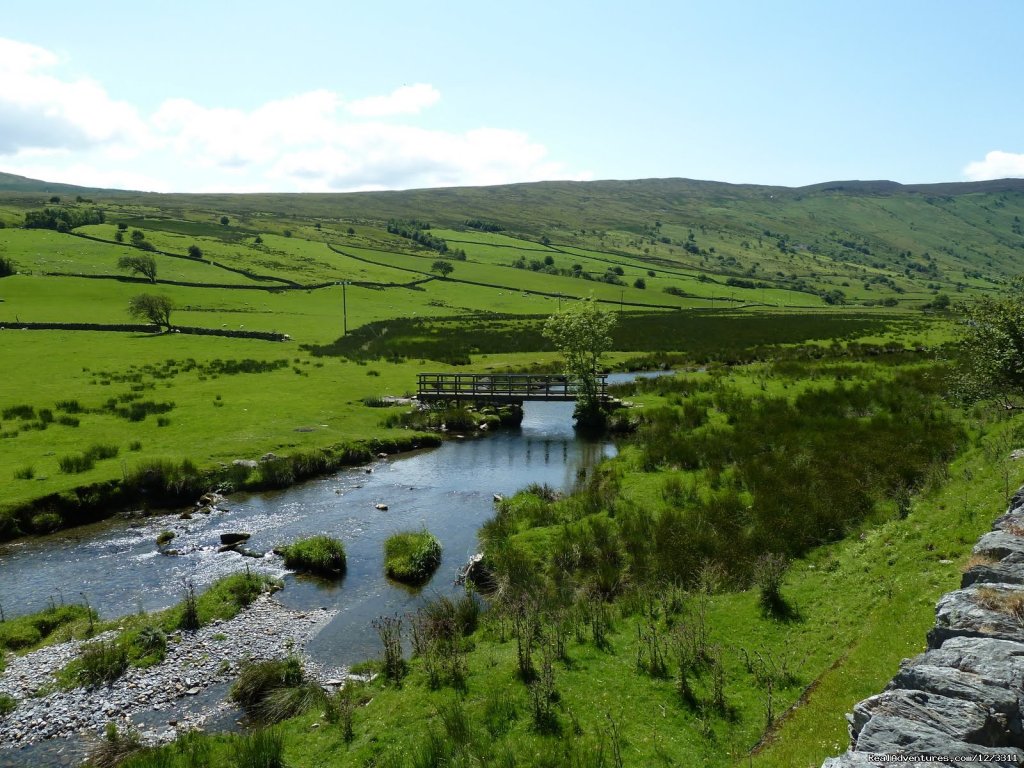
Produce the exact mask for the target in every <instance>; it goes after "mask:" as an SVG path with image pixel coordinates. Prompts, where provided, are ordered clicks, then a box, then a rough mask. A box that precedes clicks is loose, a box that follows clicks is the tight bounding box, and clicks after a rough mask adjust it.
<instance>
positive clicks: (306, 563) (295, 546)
mask: <svg viewBox="0 0 1024 768" xmlns="http://www.w3.org/2000/svg"><path fill="white" fill-rule="evenodd" d="M280 553H281V555H282V556H283V557H284V564H285V567H287V568H291V569H294V570H298V571H309V572H310V573H315V574H317V575H319V576H327V577H334V578H337V577H339V576H341V575H342V574H344V573H345V566H346V560H345V547H344V545H342V543H341V542H340V541H338V540H337V539H332V538H331V537H330V536H310V537H309V538H306V539H299V540H298V541H295V542H293V543H292V544H289V545H288V546H287V547H282V548H281V549H280Z"/></svg>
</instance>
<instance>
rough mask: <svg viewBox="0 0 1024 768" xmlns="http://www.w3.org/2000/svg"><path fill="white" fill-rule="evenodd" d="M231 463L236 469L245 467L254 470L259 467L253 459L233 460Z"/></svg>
mask: <svg viewBox="0 0 1024 768" xmlns="http://www.w3.org/2000/svg"><path fill="white" fill-rule="evenodd" d="M231 463H232V464H234V465H235V466H236V467H246V468H248V469H256V467H258V466H259V463H258V462H256V461H254V460H253V459H235V460H234V461H232V462H231Z"/></svg>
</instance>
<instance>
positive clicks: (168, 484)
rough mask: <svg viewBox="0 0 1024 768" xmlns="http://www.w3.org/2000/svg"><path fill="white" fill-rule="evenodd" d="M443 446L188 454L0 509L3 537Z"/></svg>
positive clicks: (398, 440) (409, 439) (424, 442)
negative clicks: (212, 457)
mask: <svg viewBox="0 0 1024 768" xmlns="http://www.w3.org/2000/svg"><path fill="white" fill-rule="evenodd" d="M440 444H441V438H440V437H439V436H438V435H436V434H429V433H425V432H413V433H410V434H406V435H401V434H400V435H398V436H397V437H395V438H392V439H384V438H375V439H371V440H363V441H349V442H344V443H337V444H334V445H329V446H325V447H323V448H317V449H313V450H311V451H302V452H297V453H293V454H291V455H289V456H276V455H275V454H273V453H266V454H264V455H263V456H261V457H260V458H259V459H258V460H257V459H236V460H235V461H234V462H232V463H231V464H219V465H218V466H216V467H206V468H199V467H197V466H196V465H195V464H194V463H193V462H192V461H190V460H188V459H185V460H183V461H181V462H178V463H175V462H171V461H161V460H154V461H149V462H142V463H141V464H140V465H139V466H138V467H136V468H135V469H134V470H132V471H131V472H126V473H125V474H124V477H123V478H122V479H120V480H109V481H105V482H101V483H93V484H90V485H84V486H79V487H77V488H74V489H72V490H71V491H65V492H62V493H53V494H48V495H46V496H42V497H40V498H38V499H35V500H33V501H31V502H28V503H25V504H20V505H17V506H12V507H9V508H7V509H0V542H7V541H13V540H15V539H18V538H20V537H22V536H27V535H31V534H43V533H53V532H54V531H58V530H63V529H67V528H73V527H75V526H79V525H84V524H87V523H93V522H97V521H99V520H105V519H107V518H110V517H114V516H115V515H118V514H124V513H126V512H132V513H136V514H138V515H149V514H157V515H158V514H166V513H168V512H171V511H174V510H175V509H178V510H180V509H181V508H182V507H192V506H194V505H195V504H197V503H199V501H200V500H201V498H202V497H203V496H204V495H205V494H207V493H221V494H223V493H232V492H235V491H263V490H279V489H281V488H287V487H289V486H291V485H294V484H295V483H298V482H302V481H303V480H308V479H310V478H313V477H317V476H320V475H326V474H329V473H331V472H335V471H337V470H339V469H342V468H344V467H352V466H358V465H360V464H365V463H367V462H369V461H372V460H373V459H375V458H378V457H380V456H381V455H392V454H397V453H406V452H409V451H414V450H418V449H421V448H435V447H437V446H439V445H440Z"/></svg>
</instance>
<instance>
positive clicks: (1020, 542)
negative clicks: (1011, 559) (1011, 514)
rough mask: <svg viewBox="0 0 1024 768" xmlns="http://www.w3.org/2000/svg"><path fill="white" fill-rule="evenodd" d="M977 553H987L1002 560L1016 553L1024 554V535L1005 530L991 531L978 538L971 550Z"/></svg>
mask: <svg viewBox="0 0 1024 768" xmlns="http://www.w3.org/2000/svg"><path fill="white" fill-rule="evenodd" d="M971 551H972V552H973V553H974V554H976V555H986V556H988V557H992V558H995V559H996V560H1002V559H1003V558H1004V557H1006V556H1007V555H1012V554H1014V553H1016V554H1018V555H1024V536H1017V535H1016V534H1013V533H1009V532H1008V531H1005V530H996V531H989V532H988V533H986V534H985V535H983V536H982V537H981V538H980V539H978V543H977V544H975V545H974V549H973V550H971Z"/></svg>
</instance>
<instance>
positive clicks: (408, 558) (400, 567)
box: [384, 531, 441, 586]
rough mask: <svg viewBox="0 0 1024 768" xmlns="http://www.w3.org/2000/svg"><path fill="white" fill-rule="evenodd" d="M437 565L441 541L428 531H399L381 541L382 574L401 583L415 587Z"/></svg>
mask: <svg viewBox="0 0 1024 768" xmlns="http://www.w3.org/2000/svg"><path fill="white" fill-rule="evenodd" d="M440 564H441V542H440V541H438V540H437V538H436V537H435V536H434V535H433V534H431V533H429V532H428V531H402V532H400V533H396V534H393V535H391V536H389V537H388V539H387V541H385V542H384V572H385V573H386V574H387V575H388V576H389V577H391V578H392V579H394V580H395V581H400V582H402V583H403V584H409V585H411V586H419V585H421V584H425V583H426V582H427V581H429V580H430V577H431V576H433V575H434V571H436V570H437V566H439V565H440Z"/></svg>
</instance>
